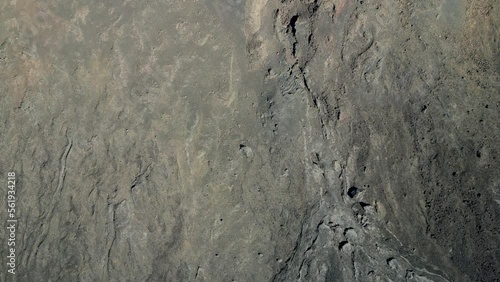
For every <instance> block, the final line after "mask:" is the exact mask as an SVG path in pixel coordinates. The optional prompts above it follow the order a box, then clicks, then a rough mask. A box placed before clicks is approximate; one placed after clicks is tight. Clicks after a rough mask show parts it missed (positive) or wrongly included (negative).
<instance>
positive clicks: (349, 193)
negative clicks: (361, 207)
mask: <svg viewBox="0 0 500 282" xmlns="http://www.w3.org/2000/svg"><path fill="white" fill-rule="evenodd" d="M357 193H358V188H356V187H354V186H353V187H351V188H349V190H347V196H349V198H351V199H352V198H354V196H356V194H357Z"/></svg>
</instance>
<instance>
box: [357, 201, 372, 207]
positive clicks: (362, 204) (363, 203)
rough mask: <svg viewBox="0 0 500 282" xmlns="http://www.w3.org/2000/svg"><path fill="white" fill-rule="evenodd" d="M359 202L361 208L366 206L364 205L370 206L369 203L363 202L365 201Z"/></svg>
mask: <svg viewBox="0 0 500 282" xmlns="http://www.w3.org/2000/svg"><path fill="white" fill-rule="evenodd" d="M359 204H360V205H361V207H362V208H366V207H369V206H370V204H368V203H365V202H359Z"/></svg>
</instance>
